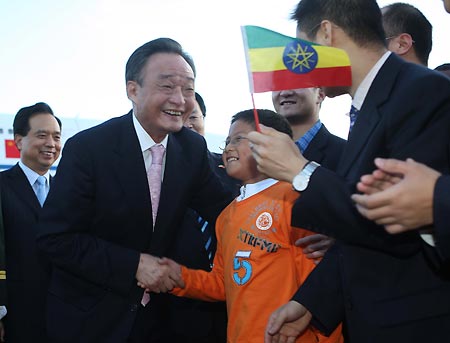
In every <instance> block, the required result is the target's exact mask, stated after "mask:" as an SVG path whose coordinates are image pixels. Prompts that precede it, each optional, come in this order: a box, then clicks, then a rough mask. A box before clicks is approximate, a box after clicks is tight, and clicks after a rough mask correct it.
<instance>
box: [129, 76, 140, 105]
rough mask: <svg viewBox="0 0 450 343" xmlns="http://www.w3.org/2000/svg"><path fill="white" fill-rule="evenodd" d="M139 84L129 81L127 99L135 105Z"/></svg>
mask: <svg viewBox="0 0 450 343" xmlns="http://www.w3.org/2000/svg"><path fill="white" fill-rule="evenodd" d="M138 87H139V85H138V83H137V82H136V81H127V97H128V99H130V100H131V102H132V103H133V104H134V102H135V101H134V100H135V98H136V96H137V91H138Z"/></svg>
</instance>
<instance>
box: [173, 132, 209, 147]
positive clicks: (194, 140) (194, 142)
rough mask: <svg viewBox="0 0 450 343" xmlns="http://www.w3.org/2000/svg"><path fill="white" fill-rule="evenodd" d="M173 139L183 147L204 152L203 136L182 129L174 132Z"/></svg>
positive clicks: (204, 142)
mask: <svg viewBox="0 0 450 343" xmlns="http://www.w3.org/2000/svg"><path fill="white" fill-rule="evenodd" d="M172 135H173V137H174V138H176V139H177V140H178V141H179V142H180V143H181V144H183V147H186V148H191V149H194V150H196V148H198V149H200V150H203V149H204V150H206V140H205V138H204V137H203V136H201V135H200V134H198V133H197V132H194V131H192V130H189V129H187V128H185V127H183V128H182V129H181V130H180V131H178V132H174V133H173V134H172Z"/></svg>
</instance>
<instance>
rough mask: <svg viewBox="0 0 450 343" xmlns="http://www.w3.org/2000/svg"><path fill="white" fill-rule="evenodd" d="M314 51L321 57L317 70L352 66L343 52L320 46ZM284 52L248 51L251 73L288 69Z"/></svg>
mask: <svg viewBox="0 0 450 343" xmlns="http://www.w3.org/2000/svg"><path fill="white" fill-rule="evenodd" d="M314 49H315V50H316V51H317V54H318V55H319V61H318V63H317V65H316V69H317V68H332V67H342V66H350V60H349V59H348V56H347V54H346V53H345V51H343V50H340V49H331V48H330V47H326V46H319V45H317V46H314ZM283 52H284V47H281V48H280V47H276V48H259V49H250V50H248V54H249V58H250V67H251V71H252V72H270V71H277V70H285V69H287V68H286V66H285V65H284V63H283Z"/></svg>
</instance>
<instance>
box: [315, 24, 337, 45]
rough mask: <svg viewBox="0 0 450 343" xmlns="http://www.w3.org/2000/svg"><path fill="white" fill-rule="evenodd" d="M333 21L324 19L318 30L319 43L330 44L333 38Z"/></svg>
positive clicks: (317, 39) (317, 38)
mask: <svg viewBox="0 0 450 343" xmlns="http://www.w3.org/2000/svg"><path fill="white" fill-rule="evenodd" d="M333 29H334V28H333V23H332V22H331V21H329V20H322V22H321V23H320V26H319V30H317V35H316V41H317V42H318V43H319V44H322V45H327V46H330V45H331V42H332V40H333V33H334V32H333Z"/></svg>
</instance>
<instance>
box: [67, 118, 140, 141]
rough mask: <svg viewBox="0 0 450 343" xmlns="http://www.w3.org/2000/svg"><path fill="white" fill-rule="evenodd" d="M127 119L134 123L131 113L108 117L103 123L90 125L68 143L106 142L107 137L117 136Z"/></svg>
mask: <svg viewBox="0 0 450 343" xmlns="http://www.w3.org/2000/svg"><path fill="white" fill-rule="evenodd" d="M127 120H128V121H129V122H130V123H131V125H132V120H131V117H130V116H129V114H127V115H124V116H121V117H115V118H112V119H108V120H106V121H104V122H103V123H100V124H98V125H95V126H93V127H90V128H88V129H85V130H82V131H80V132H78V133H77V134H75V135H74V136H72V137H71V138H69V139H68V141H67V142H68V143H69V142H70V143H72V144H73V143H74V142H80V143H82V142H86V141H87V142H89V144H96V143H101V142H105V138H106V137H115V136H116V135H117V134H118V133H119V132H120V130H121V128H122V127H123V124H124V123H126V122H127Z"/></svg>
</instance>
